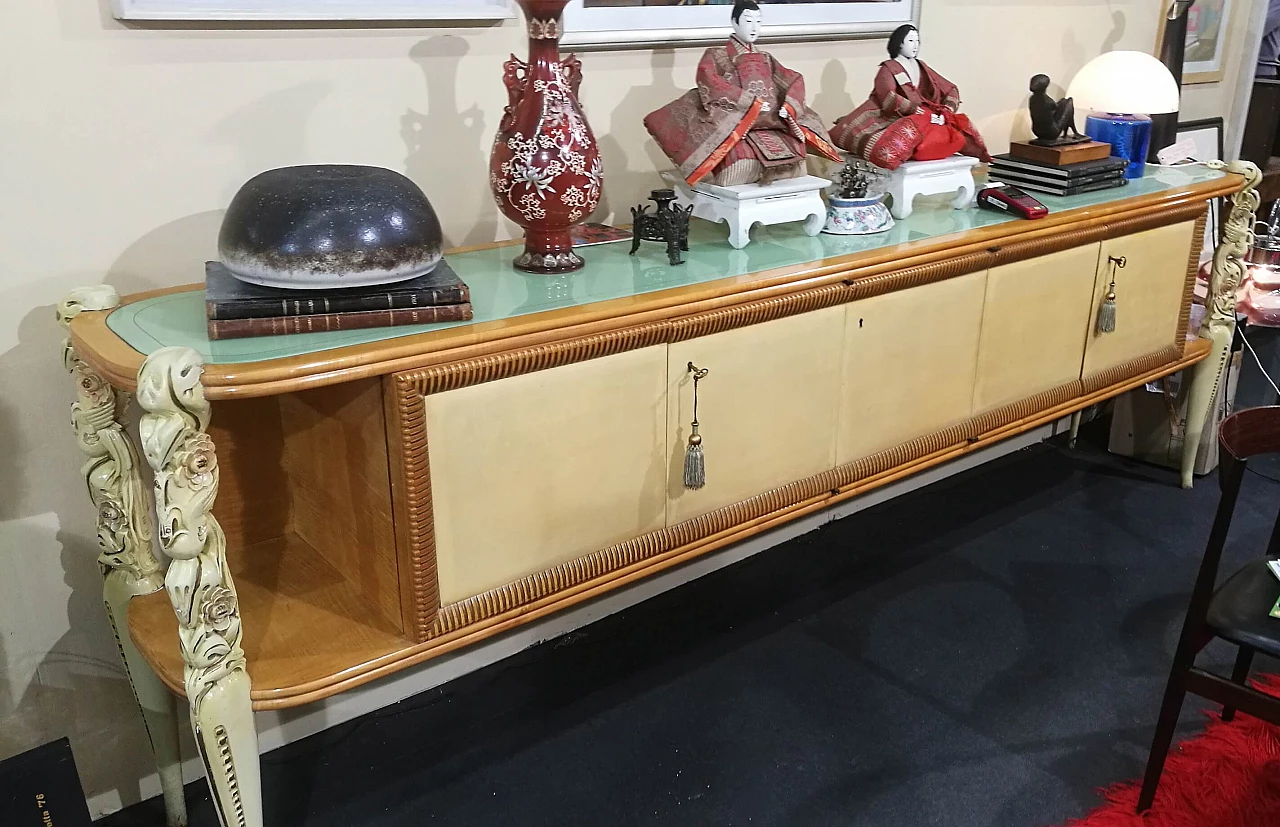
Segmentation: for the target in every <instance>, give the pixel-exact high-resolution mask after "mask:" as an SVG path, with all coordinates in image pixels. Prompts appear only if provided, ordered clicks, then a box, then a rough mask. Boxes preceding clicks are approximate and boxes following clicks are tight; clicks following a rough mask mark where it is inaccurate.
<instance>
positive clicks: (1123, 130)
mask: <svg viewBox="0 0 1280 827" xmlns="http://www.w3.org/2000/svg"><path fill="white" fill-rule="evenodd" d="M1084 134H1086V135H1088V136H1089V137H1090V138H1093V139H1094V140H1095V141H1101V142H1102V143H1104V144H1111V154H1112V155H1114V156H1115V157H1117V158H1124V159H1125V160H1126V161H1128V162H1129V166H1128V167H1126V168H1125V171H1124V177H1125V178H1141V177H1142V173H1143V172H1145V171H1146V168H1147V146H1148V144H1150V143H1151V119H1150V118H1146V117H1143V116H1141V115H1113V114H1106V115H1090V116H1089V117H1088V118H1087V119H1086V120H1085V122H1084Z"/></svg>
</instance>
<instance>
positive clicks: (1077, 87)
mask: <svg viewBox="0 0 1280 827" xmlns="http://www.w3.org/2000/svg"><path fill="white" fill-rule="evenodd" d="M1067 95H1068V96H1069V97H1071V98H1074V99H1075V104H1076V109H1077V110H1086V111H1087V110H1092V111H1094V112H1116V113H1122V114H1125V115H1159V114H1162V113H1166V112H1177V111H1178V84H1177V82H1176V81H1175V80H1174V79H1173V75H1172V74H1171V73H1170V72H1169V67H1167V66H1165V65H1164V64H1163V63H1161V62H1160V61H1159V60H1156V59H1155V58H1154V57H1152V56H1151V55H1149V54H1147V53H1146V52H1107V53H1105V54H1101V55H1098V56H1097V57H1095V58H1094V59H1093V60H1091V61H1089V62H1088V63H1086V64H1085V65H1084V68H1082V69H1081V70H1080V71H1079V72H1077V73H1076V76H1075V79H1074V80H1072V81H1071V86H1070V88H1068V89H1067Z"/></svg>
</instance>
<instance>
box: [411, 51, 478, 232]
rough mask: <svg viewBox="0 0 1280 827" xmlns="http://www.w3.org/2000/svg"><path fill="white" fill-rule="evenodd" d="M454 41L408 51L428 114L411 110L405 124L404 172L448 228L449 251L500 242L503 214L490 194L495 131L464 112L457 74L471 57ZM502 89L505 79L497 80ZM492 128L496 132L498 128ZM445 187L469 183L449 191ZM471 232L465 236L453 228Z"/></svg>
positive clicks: (471, 108)
mask: <svg viewBox="0 0 1280 827" xmlns="http://www.w3.org/2000/svg"><path fill="white" fill-rule="evenodd" d="M470 49H471V47H470V45H469V44H468V43H467V41H465V40H463V39H462V38H460V37H455V36H453V35H438V36H435V37H429V38H427V39H426V40H423V41H421V42H420V43H417V44H415V45H414V46H413V47H412V48H411V49H410V50H409V58H410V59H411V60H412V61H413V62H414V63H417V64H418V67H419V68H420V69H421V70H422V76H423V78H424V79H425V81H426V86H427V111H426V112H419V111H418V110H416V109H414V108H413V107H410V108H408V109H406V110H405V113H404V115H403V116H401V118H400V135H401V137H402V138H403V139H404V144H405V152H406V155H405V169H406V171H407V174H408V176H409V177H410V178H412V179H413V180H414V181H416V182H417V183H418V185H419V186H420V187H422V189H423V191H424V192H425V193H426V194H427V197H428V198H430V199H431V203H432V204H433V205H434V206H435V208H436V212H437V213H439V214H440V217H441V220H442V223H443V224H444V227H445V232H446V238H445V247H463V246H469V245H473V244H484V243H487V242H490V241H493V240H494V239H496V238H497V232H498V221H499V215H498V208H497V205H496V204H494V202H493V197H492V195H491V194H490V192H489V186H488V181H489V152H488V149H489V145H488V141H489V140H491V138H490V133H491V131H492V129H490V128H489V126H488V125H487V124H486V123H485V117H484V111H483V110H482V109H481V108H480V107H479V106H477V105H476V104H474V103H473V104H472V105H471V106H469V107H468V108H467V109H466V110H465V111H460V104H459V103H458V71H459V67H460V65H461V63H462V58H463V57H465V56H466V54H467V53H468V52H469V51H470ZM493 82H494V83H501V80H500V75H496V74H495V77H494V78H493ZM493 128H496V124H495V125H494V127H493ZM442 181H467V182H470V183H469V184H468V185H467V186H463V187H458V188H455V189H451V190H447V191H446V190H444V189H443V188H442V187H441V186H439V185H438V182H442ZM451 227H452V228H457V227H462V228H466V229H465V230H464V231H463V233H464V234H462V235H457V232H458V231H457V230H454V231H452V232H450V228H451Z"/></svg>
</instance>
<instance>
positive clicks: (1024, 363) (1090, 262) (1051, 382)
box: [973, 244, 1098, 413]
mask: <svg viewBox="0 0 1280 827" xmlns="http://www.w3.org/2000/svg"><path fill="white" fill-rule="evenodd" d="M1097 266H1098V245H1097V244H1089V245H1086V246H1084V247H1075V248H1072V249H1070V250H1063V251H1062V252H1058V253H1053V254H1051V255H1047V256H1042V257H1040V258H1033V259H1029V260H1027V261H1019V262H1016V263H1014V264H1006V265H1004V266H1002V267H993V268H992V269H991V270H989V271H988V272H987V297H986V303H985V306H984V309H983V314H982V338H981V341H980V343H979V345H978V380H977V383H976V384H975V386H974V389H973V410H974V413H983V412H985V411H989V410H991V409H992V408H998V407H1000V406H1001V405H1006V404H1008V403H1010V402H1016V401H1018V400H1019V399H1025V398H1027V397H1029V396H1035V395H1036V394H1037V393H1042V392H1043V391H1047V390H1049V389H1050V388H1056V387H1058V386H1060V385H1064V384H1066V383H1067V382H1071V381H1073V380H1075V379H1079V378H1080V365H1081V362H1082V360H1083V359H1084V341H1085V334H1086V333H1087V331H1088V327H1089V309H1090V302H1092V301H1093V286H1094V282H1095V279H1094V275H1095V273H1096V271H1097Z"/></svg>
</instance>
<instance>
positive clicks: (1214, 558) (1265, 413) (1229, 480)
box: [1187, 406, 1280, 627]
mask: <svg viewBox="0 0 1280 827" xmlns="http://www.w3.org/2000/svg"><path fill="white" fill-rule="evenodd" d="M1218 445H1220V446H1221V447H1222V452H1221V453H1220V455H1219V462H1218V485H1219V487H1220V488H1221V490H1222V496H1221V498H1220V499H1219V500H1218V510H1217V513H1215V514H1214V517H1213V528H1211V529H1210V530H1209V542H1208V544H1206V546H1205V550H1204V558H1203V559H1202V560H1201V561H1200V572H1199V574H1197V575H1196V584H1195V587H1194V588H1193V589H1192V591H1191V606H1190V608H1189V609H1188V610H1187V621H1188V624H1189V625H1192V626H1195V627H1199V626H1200V625H1201V624H1202V623H1203V622H1204V618H1205V615H1206V614H1207V613H1208V611H1209V599H1210V598H1211V597H1212V596H1213V590H1214V587H1215V586H1216V585H1217V580H1218V565H1219V563H1220V562H1221V561H1222V550H1223V548H1224V547H1225V546H1226V543H1227V532H1228V531H1229V530H1230V529H1231V518H1232V516H1233V515H1234V514H1235V510H1236V500H1237V499H1238V498H1239V496H1240V485H1241V483H1242V482H1243V481H1244V473H1245V469H1246V466H1247V465H1248V461H1249V458H1250V457H1255V456H1258V455H1259V454H1270V453H1276V452H1280V406H1270V407H1264V408H1248V409H1246V410H1243V411H1237V412H1236V413H1233V414H1232V415H1231V416H1228V417H1227V418H1226V419H1224V420H1222V426H1221V427H1220V428H1219V429H1218ZM1277 551H1280V517H1277V519H1276V523H1275V525H1274V526H1273V528H1272V530H1271V542H1270V544H1269V546H1268V548H1267V553H1268V555H1269V556H1273V555H1275V554H1276V553H1277Z"/></svg>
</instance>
